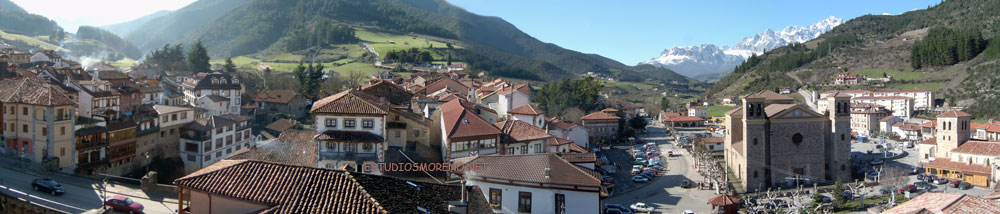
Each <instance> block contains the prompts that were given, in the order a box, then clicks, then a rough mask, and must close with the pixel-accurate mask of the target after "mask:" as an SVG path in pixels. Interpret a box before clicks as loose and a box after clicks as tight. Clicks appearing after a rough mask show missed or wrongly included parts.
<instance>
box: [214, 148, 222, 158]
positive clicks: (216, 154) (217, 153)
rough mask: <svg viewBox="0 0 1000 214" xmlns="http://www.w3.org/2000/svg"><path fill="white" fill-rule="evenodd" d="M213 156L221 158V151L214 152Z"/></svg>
mask: <svg viewBox="0 0 1000 214" xmlns="http://www.w3.org/2000/svg"><path fill="white" fill-rule="evenodd" d="M215 157H218V158H222V151H221V150H220V151H218V152H215Z"/></svg>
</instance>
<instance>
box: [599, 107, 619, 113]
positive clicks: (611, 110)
mask: <svg viewBox="0 0 1000 214" xmlns="http://www.w3.org/2000/svg"><path fill="white" fill-rule="evenodd" d="M601 112H604V113H609V114H611V113H614V112H618V109H613V108H606V109H601Z"/></svg>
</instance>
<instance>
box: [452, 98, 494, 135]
mask: <svg viewBox="0 0 1000 214" xmlns="http://www.w3.org/2000/svg"><path fill="white" fill-rule="evenodd" d="M440 108H441V110H440V111H441V117H442V119H443V122H444V125H445V127H444V128H445V133H446V134H447V136H448V137H449V138H455V137H468V136H483V135H497V134H500V130H499V129H497V128H496V127H495V126H493V124H490V123H489V122H486V120H483V118H481V117H479V115H476V114H475V113H473V112H471V111H469V110H468V109H466V107H464V106H463V105H462V103H461V100H457V99H456V100H452V101H449V102H447V103H445V104H444V105H441V107H440Z"/></svg>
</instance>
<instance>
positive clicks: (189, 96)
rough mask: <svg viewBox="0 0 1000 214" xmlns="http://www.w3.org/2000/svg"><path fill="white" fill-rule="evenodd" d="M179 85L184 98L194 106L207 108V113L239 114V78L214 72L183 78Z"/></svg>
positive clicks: (241, 91)
mask: <svg viewBox="0 0 1000 214" xmlns="http://www.w3.org/2000/svg"><path fill="white" fill-rule="evenodd" d="M181 86H182V87H183V89H184V92H183V93H184V100H185V101H186V102H187V103H189V104H191V105H193V106H194V107H198V108H203V109H207V110H209V113H208V115H212V116H219V115H224V114H240V105H242V102H241V98H242V96H241V95H242V94H243V86H242V85H241V84H240V80H239V78H236V77H233V76H230V75H229V74H223V73H220V72H214V73H211V74H203V75H198V76H195V77H194V78H185V79H184V82H183V83H182V84H181Z"/></svg>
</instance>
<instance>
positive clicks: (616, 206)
mask: <svg viewBox="0 0 1000 214" xmlns="http://www.w3.org/2000/svg"><path fill="white" fill-rule="evenodd" d="M608 209H618V210H619V211H620V212H622V213H632V210H631V209H629V208H627V207H625V206H622V205H621V204H605V205H604V210H608Z"/></svg>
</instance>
